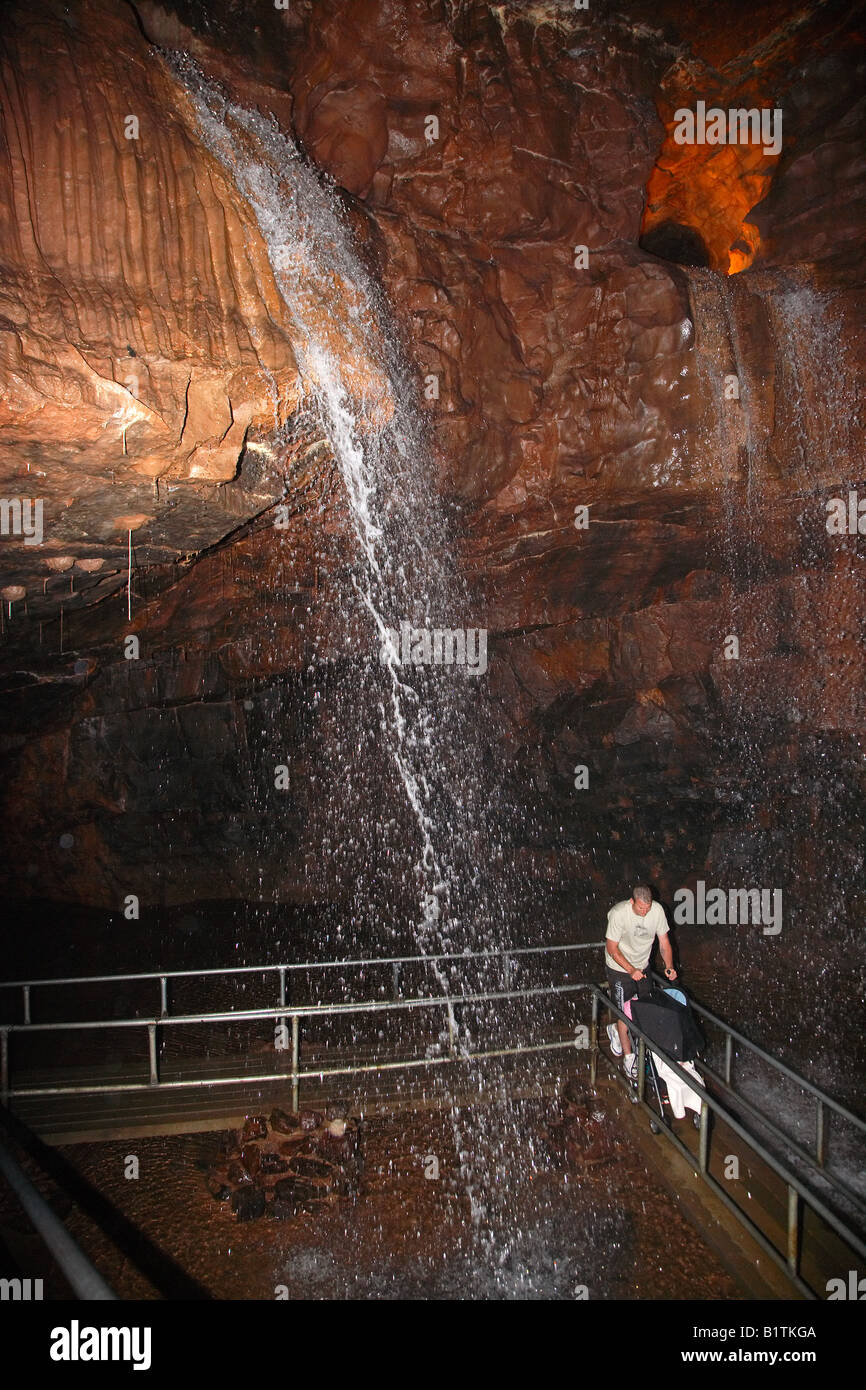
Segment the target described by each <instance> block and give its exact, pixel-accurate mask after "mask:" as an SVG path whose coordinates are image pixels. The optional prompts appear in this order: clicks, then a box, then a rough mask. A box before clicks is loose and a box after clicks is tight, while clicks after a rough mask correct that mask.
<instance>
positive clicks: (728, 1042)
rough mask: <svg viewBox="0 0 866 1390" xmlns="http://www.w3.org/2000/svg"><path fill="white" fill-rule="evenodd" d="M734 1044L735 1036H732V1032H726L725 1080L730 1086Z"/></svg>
mask: <svg viewBox="0 0 866 1390" xmlns="http://www.w3.org/2000/svg"><path fill="white" fill-rule="evenodd" d="M733 1044H734V1040H733V1038H732V1037H731V1035H730V1033H726V1034H725V1081H726V1082H727V1084H728V1085H729V1086H730V1084H731V1058H732V1056H733V1051H734V1047H733Z"/></svg>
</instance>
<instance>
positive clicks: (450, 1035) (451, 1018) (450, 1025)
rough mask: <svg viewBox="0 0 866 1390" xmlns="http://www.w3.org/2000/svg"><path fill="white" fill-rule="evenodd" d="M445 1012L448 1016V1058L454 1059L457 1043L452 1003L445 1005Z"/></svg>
mask: <svg viewBox="0 0 866 1390" xmlns="http://www.w3.org/2000/svg"><path fill="white" fill-rule="evenodd" d="M445 1012H446V1014H447V1016H448V1056H449V1057H453V1056H454V1055H455V1052H454V1042H455V1038H454V1012H453V1010H452V1008H451V1004H450V1002H449V1003H447V1004H446V1005H445Z"/></svg>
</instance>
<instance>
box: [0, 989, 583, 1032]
mask: <svg viewBox="0 0 866 1390" xmlns="http://www.w3.org/2000/svg"><path fill="white" fill-rule="evenodd" d="M587 987H588V986H587V982H586V981H583V982H581V983H580V984H576V985H537V986H533V988H531V989H513V990H483V991H482V992H481V993H479V994H430V995H418V996H415V997H413V998H411V999H358V1000H353V1001H352V1002H350V1003H343V1004H301V1005H292V1004H276V1005H275V1006H274V1007H273V1008H270V1009H226V1010H224V1011H222V1012H215V1013H207V1014H161V1015H155V1016H154V1017H153V1018H147V1017H145V1018H117V1019H115V1018H105V1019H87V1018H85V1019H73V1020H70V1021H68V1022H67V1021H65V1020H64V1021H61V1022H59V1023H0V1033H51V1032H57V1031H63V1032H66V1031H87V1030H88V1029H99V1028H152V1027H155V1026H158V1027H160V1028H161V1027H163V1026H167V1025H171V1024H175V1023H181V1024H186V1025H189V1024H195V1023H237V1022H239V1021H240V1022H250V1021H255V1020H256V1019H266V1018H316V1017H319V1016H320V1015H327V1014H355V1013H387V1012H389V1011H390V1010H392V1009H434V1008H440V1009H441V1008H446V1007H448V1006H449V1005H452V1004H482V1003H485V1002H488V1001H489V1000H493V999H527V998H529V997H530V996H533V995H537V994H544V995H549V994H573V993H574V992H575V990H579V989H586V988H587Z"/></svg>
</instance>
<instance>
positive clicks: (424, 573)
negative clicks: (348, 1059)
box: [168, 55, 519, 1258]
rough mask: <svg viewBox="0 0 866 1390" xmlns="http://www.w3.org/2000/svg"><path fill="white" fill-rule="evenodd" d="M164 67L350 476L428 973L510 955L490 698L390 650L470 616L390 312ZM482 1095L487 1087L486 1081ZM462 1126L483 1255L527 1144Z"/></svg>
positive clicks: (458, 1036) (460, 676) (494, 1088)
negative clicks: (244, 225) (251, 246)
mask: <svg viewBox="0 0 866 1390" xmlns="http://www.w3.org/2000/svg"><path fill="white" fill-rule="evenodd" d="M168 61H169V64H170V67H171V69H172V71H173V72H174V74H175V76H176V77H177V78H178V79H179V80H180V81H181V82H182V84H183V86H184V88H185V91H186V93H187V95H188V97H189V100H190V101H191V103H192V106H193V111H194V116H195V121H196V125H197V133H198V135H199V138H200V139H201V140H202V141H203V142H204V144H205V145H206V147H207V148H208V149H209V150H210V151H211V152H212V153H213V155H214V156H215V157H216V158H217V159H218V161H219V162H220V164H221V165H222V167H223V168H224V169H225V170H226V171H227V173H228V174H229V175H230V177H231V180H232V182H233V183H234V185H235V186H236V187H237V189H238V191H239V192H240V194H241V195H242V197H243V198H244V200H245V201H246V203H247V204H248V205H249V207H250V208H251V209H252V211H253V213H254V215H255V219H256V222H257V224H258V227H259V228H260V230H261V234H262V237H263V238H264V242H265V244H266V247H267V252H268V257H269V260H270V264H271V266H272V269H273V273H274V276H275V279H276V283H277V286H278V288H279V290H280V293H281V296H282V298H283V300H284V302H285V305H286V309H287V312H288V314H289V316H290V319H291V324H292V340H293V345H294V346H295V349H296V353H297V355H298V359H299V367H300V371H301V374H302V378H303V383H304V388H305V393H306V395H307V398H308V399H307V403H306V407H307V408H308V409H312V410H314V411H315V412H316V413H317V414H318V417H319V422H320V426H321V430H322V432H323V433H324V435H325V436H326V438H327V440H328V441H329V444H330V448H331V451H332V453H333V457H334V459H335V460H336V463H337V465H338V467H339V470H340V475H341V478H342V482H343V485H344V488H345V495H346V498H347V500H348V504H349V508H350V514H351V522H352V528H353V532H354V536H355V541H356V550H357V563H356V565H355V568H354V570H353V573H352V575H351V584H352V587H353V590H354V593H355V595H356V596H357V599H358V600H359V601H360V604H361V608H362V611H363V612H365V613H366V615H367V619H368V624H369V628H370V637H371V645H370V663H374V664H375V666H376V667H377V668H379V670H380V673H381V674H380V677H379V679H380V686H379V697H378V698H379V708H380V714H381V727H382V732H383V736H384V740H385V743H386V745H387V750H388V756H389V757H390V759H391V761H392V763H393V767H394V769H395V771H396V775H397V783H398V785H399V787H400V788H401V789H402V795H403V798H404V800H405V804H406V806H407V807H408V808H409V812H410V815H411V822H412V823H413V824H414V827H415V835H416V839H417V845H418V849H417V860H416V864H415V877H416V880H417V883H418V894H417V902H416V921H415V940H416V942H417V947H418V949H419V951H420V953H421V954H422V955H425V956H427V957H428V958H430V957H435V956H436V955H437V954H444V953H447V952H454V951H456V952H461V953H462V952H466V951H469V950H478V949H487V950H490V949H491V948H493V949H495V948H497V947H501V946H502V945H503V944H504V943H503V928H504V922H505V920H506V915H507V910H508V893H507V890H506V888H505V887H504V885H503V883H502V881H501V876H500V875H499V874H497V875H496V877H495V878H492V877H488V878H486V879H485V877H484V876H483V874H482V872H481V866H482V865H484V866H485V867H487V868H488V869H489V866H490V865H491V862H492V861H493V860H495V858H496V855H495V854H494V848H496V849H498V851H499V857H500V859H501V857H502V849H501V844H499V845H497V846H494V845H493V844H492V840H493V839H495V832H493V831H491V829H490V824H489V822H490V818H491V815H492V814H494V812H493V811H492V808H493V807H494V806H495V803H496V801H497V791H496V777H495V771H494V770H493V769H492V768H491V767H490V766H489V765H485V762H487V763H489V761H490V760H485V759H484V757H483V748H484V737H483V736H482V731H484V733H486V734H489V728H490V727H491V726H490V721H489V719H487V728H486V729H484V722H485V715H484V713H483V701H484V692H483V681H480V680H479V679H478V678H476V677H472V676H469V675H468V674H467V672H466V671H458V670H456V669H455V668H453V667H451V668H440V669H439V670H432V669H431V668H430V667H429V666H426V667H425V666H424V665H417V666H413V665H410V666H405V665H402V664H401V663H400V661H399V659H398V655H399V654H398V652H397V651H396V650H395V648H394V644H393V641H392V640H391V639H390V638H389V632H393V631H394V630H395V629H399V628H400V624H401V622H402V621H408V622H410V623H412V624H413V626H414V627H415V629H416V630H417V629H418V628H420V627H426V628H427V629H428V630H431V629H434V628H436V627H439V626H441V625H443V624H444V626H445V627H447V628H449V629H453V628H455V627H459V626H460V625H461V624H460V621H455V619H462V617H463V616H465V614H466V613H467V611H468V599H467V593H466V590H465V587H464V585H463V584H462V582H461V581H460V580H459V579H458V576H457V575H456V574H455V572H454V568H453V565H452V563H451V561H450V558H449V549H450V548H449V544H448V538H447V528H446V521H445V516H444V514H443V510H442V507H441V504H440V503H439V502H438V500H437V493H436V487H435V486H434V483H433V478H432V473H433V465H432V460H431V454H430V450H429V448H428V446H427V441H426V439H425V431H424V429H423V427H422V423H421V418H420V414H419V412H418V409H417V407H416V405H415V394H414V387H413V383H412V381H411V378H410V374H409V372H408V369H407V366H406V364H405V362H404V360H403V356H402V353H401V349H400V345H399V342H398V341H397V340H396V335H395V334H394V332H393V331H392V330H390V329H389V325H388V317H387V310H386V306H385V305H384V303H383V301H382V296H381V294H380V292H379V290H378V288H377V287H376V285H375V284H374V283H373V281H372V279H371V277H370V276H369V275H368V273H367V271H366V270H365V268H364V266H363V265H362V263H361V261H360V259H359V258H358V256H357V254H356V252H355V250H354V247H353V242H352V237H351V234H350V232H349V229H348V228H347V226H346V225H345V223H344V220H343V217H342V215H341V211H340V205H339V201H338V199H337V197H336V195H335V194H334V193H332V192H331V191H330V190H329V189H328V188H327V186H326V185H324V184H323V182H322V180H321V177H320V176H318V175H316V174H315V173H314V172H313V171H312V170H311V169H310V168H309V167H308V165H307V164H306V163H305V161H304V159H303V157H302V156H301V153H300V151H299V150H298V148H297V147H296V146H295V145H294V143H293V142H292V141H291V140H290V139H289V138H288V137H287V136H286V135H285V134H283V133H282V132H281V131H280V129H279V128H278V127H277V125H276V123H275V122H274V121H273V120H271V119H268V118H265V117H264V116H262V115H260V114H259V113H257V112H254V111H249V110H246V109H245V108H243V107H242V106H239V105H237V104H234V103H232V102H230V101H228V100H227V99H226V98H225V96H224V95H223V94H222V93H221V92H220V91H219V90H218V89H217V88H216V87H215V86H213V85H211V84H209V83H208V82H207V81H206V80H205V79H204V78H203V77H202V76H201V74H200V72H199V71H198V69H197V68H196V66H195V65H194V64H193V63H192V62H191V60H190V59H189V58H188V57H186V56H185V55H171V56H170V58H169V59H168ZM368 664H369V663H368ZM467 754H468V755H469V759H468V761H467ZM512 823H513V822H512ZM471 964H472V970H470V969H469V965H470V962H462V963H461V965H460V970H459V973H458V970H457V967H455V966H453V965H452V966H451V967H450V968H446V964H445V963H444V962H437V961H435V960H431V966H430V968H431V971H432V974H433V976H434V979H435V982H436V984H437V985H438V989H439V991H440V992H441V993H442V994H443V995H449V994H450V995H453V994H455V993H461V992H463V993H471V992H472V990H473V987H474V989H475V990H479V989H481V990H483V989H485V988H488V989H489V988H490V987H491V985H492V986H494V988H495V986H496V984H497V983H498V981H495V980H494V978H493V973H494V971H496V970H498V968H499V967H498V962H496V961H494V960H490V961H487V960H484V961H474V962H472V963H471ZM499 987H500V988H501V986H499ZM459 1013H460V1016H459V1018H458V1017H456V1016H455V1010H454V1008H453V1007H452V1005H451V1004H450V1003H449V1004H448V1006H447V1029H443V1032H442V1033H441V1034H440V1047H442V1048H443V1049H444V1048H445V1046H449V1047H454V1046H456V1047H457V1049H458V1052H459V1055H460V1056H462V1057H463V1058H464V1059H466V1058H467V1057H468V1053H469V1052H470V1050H471V1049H472V1046H473V1042H474V1038H473V1034H475V1035H476V1036H477V1033H478V1032H479V1031H481V1030H483V1029H484V1028H485V1027H489V1026H490V1025H491V1024H493V1025H494V1026H495V1024H496V1023H497V1022H498V1023H499V1024H500V1025H501V1023H502V1013H503V1011H502V1006H501V1005H500V1006H499V1007H498V1012H497V1006H496V1004H492V1005H491V1004H490V1003H487V1002H484V1003H475V1004H473V1005H472V1006H471V1007H470V1006H468V1005H462V1006H461V1007H460V1011H459ZM473 1065H477V1064H473ZM491 1070H493V1072H494V1073H495V1067H494V1068H493V1069H491V1065H490V1062H489V1060H488V1062H487V1064H486V1073H485V1080H484V1086H485V1088H486V1089H487V1090H488V1091H490V1092H491V1093H492V1094H493V1095H494V1096H498V1097H499V1098H501V1099H504V1098H505V1087H504V1085H503V1084H502V1078H501V1077H499V1078H497V1077H496V1076H495V1074H494V1075H493V1076H491ZM434 1075H436V1073H435V1072H434ZM475 1080H476V1085H477V1086H478V1087H479V1088H480V1087H481V1084H482V1083H481V1078H480V1073H479V1074H477V1075H476V1077H475ZM495 1108H496V1107H494V1109H495ZM452 1119H453V1123H454V1126H455V1143H456V1147H457V1152H458V1154H459V1158H460V1165H461V1172H462V1175H463V1179H464V1184H465V1190H466V1192H467V1196H468V1198H469V1203H470V1208H471V1211H472V1215H473V1221H474V1224H475V1227H476V1229H478V1228H479V1226H480V1225H481V1223H482V1222H483V1221H485V1220H487V1221H488V1233H487V1234H485V1232H484V1231H483V1230H482V1239H483V1240H487V1241H488V1246H487V1250H488V1254H489V1253H490V1251H491V1249H492V1246H491V1245H490V1243H489V1242H490V1241H491V1240H492V1237H491V1236H490V1234H489V1208H488V1202H489V1200H490V1197H491V1194H494V1193H496V1194H497V1195H498V1196H499V1197H501V1195H502V1192H504V1190H505V1189H506V1188H507V1186H508V1176H509V1174H508V1172H507V1171H506V1170H507V1168H508V1166H509V1163H510V1162H513V1159H511V1158H507V1157H506V1155H505V1150H506V1149H507V1148H508V1147H510V1146H511V1145H512V1144H515V1143H519V1136H517V1134H516V1132H514V1130H513V1124H512V1125H509V1122H508V1121H507V1119H506V1117H505V1114H504V1110H503V1109H502V1108H500V1111H499V1115H498V1118H496V1119H494V1118H492V1117H491V1118H488V1119H485V1120H484V1121H483V1122H478V1121H476V1142H475V1143H474V1144H473V1145H470V1144H469V1142H468V1141H467V1139H466V1138H465V1136H464V1135H463V1133H462V1127H461V1126H462V1122H461V1121H460V1119H459V1112H457V1111H455V1110H454V1108H453V1106H452ZM497 1126H498V1129H497ZM494 1130H495V1131H496V1133H495V1135H494ZM503 1258H504V1257H503Z"/></svg>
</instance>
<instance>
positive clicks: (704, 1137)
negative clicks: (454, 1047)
mask: <svg viewBox="0 0 866 1390" xmlns="http://www.w3.org/2000/svg"><path fill="white" fill-rule="evenodd" d="M590 989H591V992H592V999H593V1009H592V1012H593V1020H592V1032H591V1040H592V1048H593V1051H592V1060H591V1064H590V1065H591V1073H590V1074H591V1077H592V1079H593V1080H594V1079H595V1078H594V1068H595V1062H596V1059H597V1057H599V1056H601V1057H603V1058H604V1060H605V1062H606V1063H608V1064H609V1059H608V1058H607V1056H606V1054H605V1053H603V1052H601V1051H600V1049H599V1047H598V1010H599V1005H600V1004H601V1005H603V1006H604V1008H606V1009H608V1010H609V1011H610V1012H611V1013H612V1014H614V1015H615V1016H616V1017H617V1018H620V1019H621V1020H622V1021H623V1023H625V1024H626V1025H627V1027H628V1030H629V1032H630V1033H631V1034H633V1035H634V1036H635V1037H636V1038H637V1039H638V1040H639V1046H638V1063H637V1069H638V1097H637V1100H638V1104H640V1105H641V1106H642V1107H643V1108H644V1109H645V1110H646V1111H648V1113H649V1114H650V1115H652V1116H653V1117H655V1118H660V1119H661V1121H662V1126H661V1132H662V1133H663V1134H664V1135H665V1136H666V1138H668V1139H669V1140H670V1141H671V1142H672V1143H673V1144H674V1145H675V1146H676V1147H677V1148H678V1149H679V1150H680V1152H681V1153H682V1154H683V1155H684V1157H685V1158H686V1159H687V1160H688V1161H689V1163H690V1164H691V1165H692V1166H694V1162H695V1159H694V1155H693V1154H692V1153H691V1151H690V1150H689V1149H688V1148H687V1147H686V1145H685V1144H684V1143H683V1142H682V1140H681V1139H680V1138H679V1136H678V1135H676V1134H674V1133H673V1131H672V1129H671V1128H670V1126H669V1125H667V1124H666V1123H665V1119H664V1116H663V1115H661V1116H660V1115H659V1113H658V1111H656V1110H654V1109H653V1107H652V1106H651V1105H649V1104H648V1102H647V1101H646V1100H645V1099H644V1084H645V1076H644V1066H645V1059H646V1049H647V1047H648V1048H649V1050H650V1052H653V1053H655V1054H656V1055H657V1056H659V1057H663V1058H664V1060H665V1062H666V1064H667V1065H668V1066H669V1067H670V1068H671V1070H672V1072H673V1073H674V1075H675V1076H677V1077H678V1078H679V1079H680V1080H681V1081H682V1082H684V1083H685V1085H687V1086H688V1087H689V1089H690V1090H693V1091H695V1092H697V1093H699V1094H700V1097H701V1138H700V1145H699V1154H698V1172H699V1173H700V1176H701V1178H702V1179H703V1180H704V1182H706V1183H707V1184H708V1186H710V1187H711V1188H712V1189H713V1191H714V1192H715V1193H716V1195H717V1196H719V1197H720V1198H721V1199H722V1201H723V1202H724V1203H725V1205H726V1206H727V1207H728V1208H729V1209H730V1210H731V1211H732V1212H733V1213H734V1214H735V1215H736V1216H737V1218H738V1219H739V1221H740V1222H741V1223H742V1225H744V1226H745V1227H746V1229H747V1230H748V1231H749V1232H750V1233H751V1235H752V1236H753V1237H754V1239H755V1240H757V1241H758V1243H759V1244H760V1246H761V1248H762V1249H763V1250H764V1251H765V1252H766V1253H767V1254H768V1255H769V1256H770V1257H771V1258H772V1259H773V1260H774V1261H775V1263H776V1264H778V1265H779V1267H780V1268H782V1269H784V1270H785V1272H786V1273H787V1274H788V1276H789V1278H791V1280H792V1281H793V1283H794V1284H795V1285H796V1287H797V1288H798V1289H799V1290H800V1292H801V1293H803V1294H804V1296H805V1297H806V1298H810V1299H814V1298H815V1297H816V1295H815V1292H814V1290H813V1289H811V1288H810V1286H809V1285H808V1284H807V1283H806V1282H805V1281H804V1280H803V1279H802V1278H801V1276H800V1254H799V1238H800V1232H801V1224H800V1214H799V1201H800V1200H802V1201H804V1202H806V1203H807V1204H808V1205H809V1206H810V1207H811V1208H812V1210H813V1211H814V1212H815V1213H816V1214H817V1215H818V1216H820V1217H821V1219H822V1220H823V1221H824V1222H825V1223H826V1224H827V1225H828V1226H829V1227H830V1229H831V1230H833V1231H834V1232H835V1233H836V1235H838V1236H839V1237H840V1239H841V1240H843V1241H844V1242H845V1244H846V1245H848V1246H849V1247H850V1248H851V1249H852V1250H854V1251H855V1252H856V1253H857V1254H858V1255H859V1256H860V1257H861V1259H864V1260H866V1243H864V1242H863V1241H862V1240H861V1239H860V1237H859V1236H858V1235H857V1234H856V1232H854V1231H852V1230H850V1229H849V1228H848V1227H847V1226H846V1225H845V1223H844V1222H843V1221H842V1220H841V1218H840V1217H838V1216H837V1215H836V1214H835V1212H833V1211H831V1210H830V1208H829V1207H827V1206H826V1205H825V1204H824V1202H823V1201H822V1200H821V1198H820V1197H818V1196H817V1195H816V1194H815V1193H814V1192H812V1191H811V1189H810V1188H808V1187H806V1186H805V1184H804V1183H803V1182H802V1180H801V1179H800V1178H799V1177H797V1175H796V1174H794V1173H792V1172H791V1170H790V1169H789V1168H788V1167H787V1166H786V1165H785V1164H784V1163H783V1162H782V1161H781V1160H780V1159H777V1158H776V1157H775V1155H774V1154H772V1153H770V1151H769V1150H768V1149H766V1148H765V1147H764V1145H763V1144H762V1143H761V1142H760V1140H759V1139H757V1138H756V1137H755V1136H754V1135H753V1134H750V1132H749V1131H748V1130H747V1129H745V1128H744V1126H743V1125H741V1124H740V1122H739V1121H738V1120H737V1119H736V1118H735V1117H734V1116H733V1115H732V1114H731V1113H730V1111H728V1110H726V1109H725V1107H724V1106H723V1105H722V1104H721V1102H720V1101H718V1100H717V1099H716V1098H715V1096H713V1095H711V1094H710V1092H709V1091H708V1090H707V1088H706V1086H704V1085H703V1084H700V1083H698V1084H696V1082H695V1078H694V1076H691V1075H690V1074H689V1073H688V1072H686V1071H684V1070H683V1068H682V1067H681V1066H680V1064H679V1063H678V1062H677V1061H676V1059H675V1058H673V1057H670V1056H668V1054H667V1053H666V1052H664V1051H663V1049H662V1048H661V1047H659V1045H658V1043H656V1042H654V1041H653V1039H652V1038H650V1037H648V1035H647V1034H646V1033H644V1032H643V1030H642V1029H640V1028H639V1027H638V1026H637V1024H636V1023H635V1022H634V1021H633V1020H632V1019H630V1018H629V1017H628V1016H627V1015H626V1014H625V1013H624V1011H623V1010H622V1009H620V1008H618V1007H617V1005H616V1004H614V1002H613V1000H612V999H611V998H610V997H609V996H608V994H607V993H606V992H605V991H604V990H603V989H602V988H601V986H599V985H591V986H590ZM710 1111H712V1112H713V1113H715V1114H718V1115H719V1116H720V1117H721V1118H722V1119H723V1120H724V1122H725V1124H726V1125H727V1126H728V1127H729V1128H730V1129H731V1130H733V1132H734V1133H735V1134H736V1135H738V1136H739V1138H740V1139H742V1140H744V1141H745V1143H746V1144H747V1145H748V1146H749V1148H750V1149H752V1150H753V1152H754V1153H756V1154H757V1155H758V1157H759V1158H761V1159H762V1160H763V1161H764V1163H766V1164H767V1166H768V1167H769V1168H770V1169H771V1171H773V1172H775V1173H776V1174H777V1175H778V1176H779V1177H780V1178H782V1179H783V1181H784V1182H785V1183H786V1184H787V1188H788V1250H787V1257H784V1256H782V1254H781V1252H780V1251H779V1250H778V1249H777V1248H776V1247H775V1246H774V1245H773V1244H772V1242H771V1241H770V1240H769V1239H768V1238H767V1236H766V1235H765V1234H764V1232H763V1231H761V1229H760V1227H758V1226H757V1225H756V1224H755V1222H754V1221H752V1220H751V1218H750V1217H749V1216H748V1215H747V1213H746V1212H744V1211H743V1210H742V1208H741V1207H739V1206H738V1205H737V1203H736V1202H735V1201H733V1199H732V1198H731V1197H730V1196H729V1195H728V1193H727V1192H726V1191H725V1190H724V1188H723V1187H722V1186H721V1184H720V1183H719V1182H717V1180H716V1179H715V1178H714V1177H713V1176H712V1174H711V1173H710V1172H709V1166H708V1165H709V1127H708V1126H709V1120H708V1116H709V1112H710ZM792 1197H793V1201H792Z"/></svg>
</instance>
